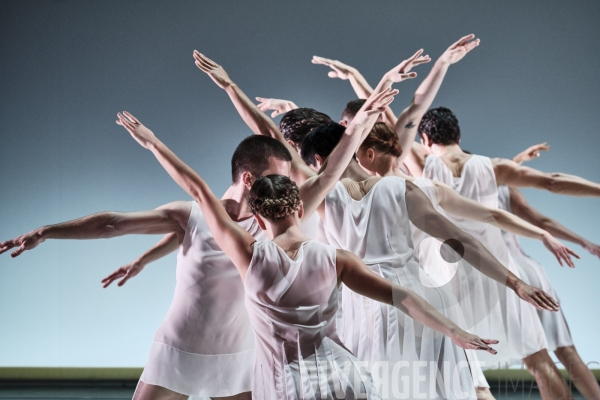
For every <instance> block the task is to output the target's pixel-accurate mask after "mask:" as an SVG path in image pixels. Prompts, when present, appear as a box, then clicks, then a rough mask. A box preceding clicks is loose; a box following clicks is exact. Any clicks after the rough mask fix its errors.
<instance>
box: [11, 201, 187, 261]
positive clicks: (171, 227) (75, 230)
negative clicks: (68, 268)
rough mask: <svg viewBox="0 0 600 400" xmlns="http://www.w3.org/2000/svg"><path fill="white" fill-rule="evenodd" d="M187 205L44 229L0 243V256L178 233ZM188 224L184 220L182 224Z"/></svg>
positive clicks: (90, 218)
mask: <svg viewBox="0 0 600 400" xmlns="http://www.w3.org/2000/svg"><path fill="white" fill-rule="evenodd" d="M190 206H191V203H190V202H174V203H170V204H166V205H164V206H161V207H159V208H157V209H156V210H150V211H140V212H130V213H122V212H101V213H97V214H92V215H88V216H85V217H83V218H79V219H74V220H71V221H67V222H63V223H60V224H55V225H46V226H42V227H40V228H37V229H34V230H32V231H31V232H28V233H25V234H24V235H21V236H18V237H16V238H15V239H12V240H7V241H5V242H3V243H0V254H2V253H4V252H6V251H8V250H9V249H11V248H14V247H17V249H16V250H15V251H13V252H12V254H11V257H17V256H19V255H20V254H21V253H23V252H24V251H25V250H31V249H34V248H35V247H37V246H38V245H39V244H40V243H42V242H44V241H45V240H46V239H106V238H113V237H117V236H123V235H131V234H160V233H170V232H180V231H182V230H183V228H182V226H185V222H184V221H182V219H183V218H184V217H183V215H186V216H187V215H189V211H187V214H186V212H185V209H186V208H187V210H189V209H190ZM185 221H187V220H185Z"/></svg>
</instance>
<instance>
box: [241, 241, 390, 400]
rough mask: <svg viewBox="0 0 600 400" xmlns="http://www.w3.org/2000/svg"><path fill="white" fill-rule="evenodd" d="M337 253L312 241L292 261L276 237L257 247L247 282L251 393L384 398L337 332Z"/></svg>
mask: <svg viewBox="0 0 600 400" xmlns="http://www.w3.org/2000/svg"><path fill="white" fill-rule="evenodd" d="M335 252H336V250H335V248H333V247H331V246H328V245H326V244H323V243H320V242H317V241H315V240H310V241H307V242H304V243H303V244H302V246H301V247H300V249H299V250H298V253H297V256H296V258H295V259H294V260H292V259H291V258H289V257H288V255H287V254H286V253H285V252H284V251H283V250H282V249H281V248H280V247H278V246H277V245H276V244H275V243H273V242H272V241H265V242H256V243H255V244H254V254H253V257H252V261H251V263H250V267H249V269H248V272H247V274H246V280H245V288H246V307H247V309H248V314H249V315H250V320H251V321H252V326H253V327H254V331H255V333H256V361H255V364H254V383H253V387H252V396H253V398H255V399H260V400H275V399H277V400H280V399H281V400H283V399H286V400H288V399H315V400H316V399H358V398H363V399H364V398H368V399H378V397H377V396H376V395H374V394H373V393H372V381H371V376H370V375H369V373H368V371H367V370H365V369H364V368H363V367H362V366H361V365H360V363H358V361H357V360H356V357H354V356H353V355H352V354H351V353H350V352H349V351H348V350H347V349H346V348H344V346H343V345H342V344H341V342H340V340H339V338H338V335H337V332H336V322H335V316H336V311H337V306H338V300H337V295H338V291H337V288H336V286H337V273H336V262H335V260H336V253H335Z"/></svg>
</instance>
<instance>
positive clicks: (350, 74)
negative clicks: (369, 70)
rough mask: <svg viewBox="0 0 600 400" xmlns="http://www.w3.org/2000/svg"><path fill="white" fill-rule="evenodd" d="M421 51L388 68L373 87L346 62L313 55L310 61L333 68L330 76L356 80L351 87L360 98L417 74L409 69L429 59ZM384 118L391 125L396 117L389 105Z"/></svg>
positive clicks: (381, 90)
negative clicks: (390, 68)
mask: <svg viewBox="0 0 600 400" xmlns="http://www.w3.org/2000/svg"><path fill="white" fill-rule="evenodd" d="M422 53H423V50H422V49H421V50H419V51H417V52H416V53H415V54H414V55H413V56H412V57H411V58H409V59H408V60H404V61H403V62H402V63H400V64H399V65H398V66H396V67H394V68H392V70H390V71H389V72H387V73H386V74H385V75H384V76H383V78H382V80H381V82H379V84H378V85H377V87H376V88H375V89H371V87H370V86H369V84H368V83H367V81H366V80H365V79H364V77H363V76H362V75H361V74H360V73H359V72H358V70H357V69H356V68H352V67H350V66H348V65H346V64H343V63H341V62H340V61H336V60H329V59H327V58H323V57H317V56H314V57H313V60H312V62H313V64H323V65H327V66H328V67H330V68H331V69H333V71H330V72H329V77H330V78H341V79H348V80H350V82H351V83H352V82H357V83H356V84H355V83H352V87H353V88H354V91H355V92H356V94H357V96H358V97H361V98H368V97H369V96H371V95H372V94H373V93H381V92H383V91H385V90H388V89H389V88H390V87H391V86H392V85H393V84H394V83H396V82H400V81H402V80H404V79H409V78H415V77H416V76H417V74H416V73H414V72H413V73H409V71H410V70H411V69H412V68H413V67H415V66H417V65H419V64H423V63H427V62H429V61H430V58H429V56H421V54H422ZM384 119H385V122H386V123H387V124H388V125H389V126H391V127H393V126H394V125H395V124H396V117H395V116H394V112H393V111H392V110H391V108H390V107H386V109H385V113H384Z"/></svg>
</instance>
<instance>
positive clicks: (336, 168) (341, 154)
mask: <svg viewBox="0 0 600 400" xmlns="http://www.w3.org/2000/svg"><path fill="white" fill-rule="evenodd" d="M397 93H398V91H397V90H390V89H387V90H386V91H384V92H382V93H376V94H374V95H372V96H371V97H369V98H368V99H367V101H366V102H365V104H364V105H363V106H362V107H361V109H360V110H359V111H358V113H357V114H356V116H355V117H354V119H353V120H352V122H351V123H350V125H348V127H347V128H346V130H345V131H344V135H343V136H342V138H341V139H340V142H339V143H338V145H337V146H336V147H335V149H333V151H332V152H331V154H330V155H329V157H327V163H326V165H325V167H324V169H323V170H322V171H321V172H319V173H318V174H317V175H315V176H314V177H312V178H310V179H308V180H306V182H304V183H303V184H302V185H301V186H300V187H299V189H300V198H301V199H302V202H303V204H304V213H305V214H304V216H303V217H302V218H304V219H306V218H308V217H310V215H311V214H312V213H313V212H314V211H315V210H316V209H317V207H318V206H319V205H320V204H321V203H322V202H323V200H324V199H325V196H326V195H327V193H329V191H330V190H331V189H332V188H333V186H334V185H335V183H336V182H337V181H338V180H339V179H340V177H341V176H342V173H343V172H344V171H345V170H346V168H347V167H348V164H349V163H350V160H352V155H353V154H354V153H355V152H356V149H357V148H358V146H359V145H360V144H361V143H362V141H363V140H364V139H365V137H366V136H367V135H368V134H369V132H370V131H371V129H372V128H373V125H374V124H375V122H376V121H377V117H378V116H379V115H380V114H381V113H382V112H383V111H384V110H385V107H387V105H388V104H389V103H391V102H392V101H393V100H394V96H395V95H396V94H397Z"/></svg>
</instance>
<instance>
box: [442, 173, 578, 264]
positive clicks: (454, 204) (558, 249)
mask: <svg viewBox="0 0 600 400" xmlns="http://www.w3.org/2000/svg"><path fill="white" fill-rule="evenodd" d="M434 184H435V190H436V197H437V199H438V204H439V205H440V206H441V207H442V208H443V209H444V210H446V211H447V212H449V213H450V214H453V215H457V216H459V217H463V218H467V219H471V220H473V221H479V222H483V223H486V224H491V225H494V226H497V227H499V228H500V229H504V230H505V231H507V232H512V233H514V234H516V235H520V236H525V237H529V238H532V239H536V240H539V241H541V242H542V243H543V244H544V246H546V248H547V249H548V250H549V251H550V252H551V253H552V254H554V256H555V257H556V259H557V260H558V263H559V264H560V265H561V266H562V265H563V260H564V262H565V263H566V264H567V265H568V266H569V267H571V268H575V265H574V264H573V260H571V255H572V256H574V257H576V258H579V256H578V255H577V254H576V253H574V252H573V251H572V250H571V249H569V248H568V247H566V246H565V245H563V244H562V243H561V242H559V241H558V240H557V239H556V238H555V237H554V236H552V235H551V234H550V233H549V232H547V231H545V230H544V229H541V228H538V227H537V226H534V225H532V224H530V223H529V222H527V221H524V220H522V219H521V218H519V217H517V216H516V215H514V214H511V213H509V212H507V211H505V210H501V209H499V208H490V207H486V206H484V205H483V204H481V203H479V202H478V201H474V200H471V199H468V198H466V197H463V196H461V195H460V194H458V193H456V192H455V191H454V190H452V189H451V188H450V187H448V186H446V185H444V184H443V183H440V182H434Z"/></svg>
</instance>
